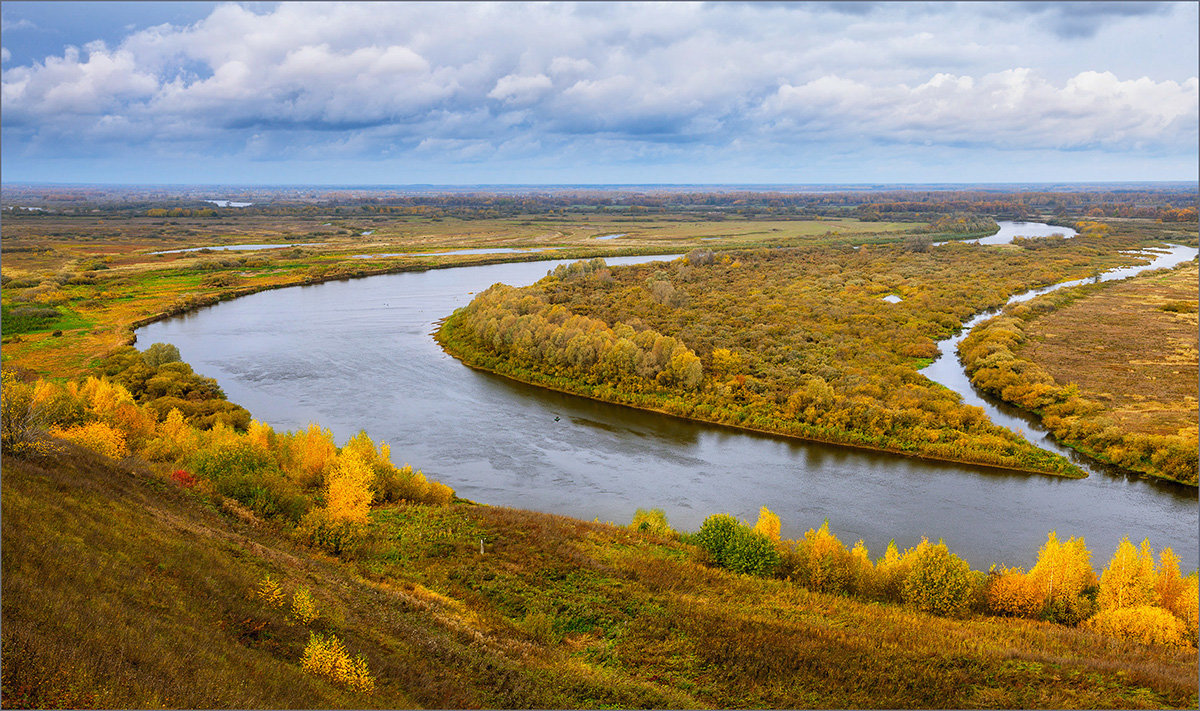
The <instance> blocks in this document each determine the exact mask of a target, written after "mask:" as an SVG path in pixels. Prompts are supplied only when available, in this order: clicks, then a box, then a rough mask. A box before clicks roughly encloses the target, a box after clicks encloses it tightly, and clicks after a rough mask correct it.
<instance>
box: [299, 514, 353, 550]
mask: <svg viewBox="0 0 1200 711" xmlns="http://www.w3.org/2000/svg"><path fill="white" fill-rule="evenodd" d="M299 530H300V537H301V539H302V540H303V541H304V542H305V543H307V544H308V545H310V546H314V547H316V548H323V549H325V550H326V551H329V552H330V553H333V554H334V555H353V554H355V553H358V552H359V551H360V550H362V548H363V547H364V546H365V545H366V544H367V542H368V541H369V536H368V528H367V526H366V524H364V523H361V522H359V521H351V520H347V519H336V518H334V517H333V516H331V515H330V514H329V511H327V510H325V509H322V508H316V509H313V510H311V511H309V512H308V513H307V514H305V516H304V518H303V519H301V521H300V529H299Z"/></svg>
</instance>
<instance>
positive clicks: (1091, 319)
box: [1016, 264, 1200, 434]
mask: <svg viewBox="0 0 1200 711" xmlns="http://www.w3.org/2000/svg"><path fill="white" fill-rule="evenodd" d="M1196 282H1197V267H1196V265H1195V264H1192V265H1190V266H1187V267H1184V268H1181V269H1177V270H1173V271H1170V272H1166V273H1160V274H1150V275H1146V276H1142V277H1138V278H1135V279H1131V280H1128V281H1126V282H1122V283H1118V284H1113V285H1112V286H1109V287H1108V288H1105V289H1102V290H1100V291H1099V292H1097V293H1095V294H1093V295H1091V296H1089V297H1087V298H1084V299H1081V300H1079V301H1076V302H1074V303H1072V304H1070V305H1068V306H1066V307H1064V308H1061V309H1058V310H1056V311H1054V312H1052V313H1049V314H1046V315H1043V316H1039V317H1038V318H1037V319H1034V320H1032V321H1031V322H1030V323H1029V325H1028V326H1027V327H1026V336H1027V338H1026V341H1025V343H1024V344H1023V345H1022V346H1021V347H1020V349H1018V350H1017V351H1016V355H1017V356H1018V357H1020V358H1023V359H1026V360H1030V361H1033V362H1035V363H1037V364H1038V365H1040V366H1042V368H1044V369H1045V370H1046V371H1047V372H1048V373H1050V375H1051V376H1053V377H1054V379H1055V381H1057V382H1059V383H1068V382H1070V383H1075V384H1077V385H1078V386H1079V389H1080V393H1081V394H1082V395H1083V396H1085V397H1087V398H1088V399H1092V400H1096V401H1098V402H1101V403H1104V404H1105V405H1106V408H1107V410H1108V412H1106V413H1104V414H1106V415H1107V416H1108V417H1109V418H1110V419H1112V420H1113V421H1114V423H1115V424H1117V425H1118V426H1119V427H1120V428H1121V429H1122V430H1125V431H1129V432H1140V433H1145V434H1176V433H1178V432H1179V431H1180V430H1190V431H1192V432H1194V431H1195V428H1196V425H1197V378H1198V377H1200V370H1198V368H1197V348H1196V344H1197V320H1196V311H1195V305H1196ZM1189 305H1190V310H1189V309H1188V308H1187V307H1188V306H1189ZM1164 307H1168V309H1164ZM1170 308H1178V309H1180V310H1178V311H1176V310H1169V309H1170Z"/></svg>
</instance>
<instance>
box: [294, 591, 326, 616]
mask: <svg viewBox="0 0 1200 711" xmlns="http://www.w3.org/2000/svg"><path fill="white" fill-rule="evenodd" d="M320 614H321V613H319V612H318V611H317V601H316V600H313V596H312V593H310V592H309V591H308V588H303V587H302V588H300V589H299V590H297V591H296V592H294V593H292V614H291V617H292V619H294V620H296V621H297V622H299V623H300V624H302V625H307V624H309V623H311V622H312V621H313V620H315V619H317V617H318V616H319V615H320Z"/></svg>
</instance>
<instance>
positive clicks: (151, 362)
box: [142, 343, 180, 369]
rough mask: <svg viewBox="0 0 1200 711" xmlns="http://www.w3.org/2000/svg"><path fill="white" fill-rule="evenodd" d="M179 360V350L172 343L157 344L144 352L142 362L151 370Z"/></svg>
mask: <svg viewBox="0 0 1200 711" xmlns="http://www.w3.org/2000/svg"><path fill="white" fill-rule="evenodd" d="M179 360H180V358H179V348H177V347H176V346H174V345H172V344H170V343H155V344H154V345H152V346H150V347H149V348H147V349H146V350H145V351H143V352H142V362H143V363H145V364H146V365H148V366H150V367H151V368H156V369H157V368H158V366H160V365H163V364H166V363H176V362H179Z"/></svg>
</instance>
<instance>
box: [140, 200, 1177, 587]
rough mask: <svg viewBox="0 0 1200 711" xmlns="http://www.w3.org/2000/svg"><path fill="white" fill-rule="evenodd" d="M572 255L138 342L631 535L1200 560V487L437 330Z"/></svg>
mask: <svg viewBox="0 0 1200 711" xmlns="http://www.w3.org/2000/svg"><path fill="white" fill-rule="evenodd" d="M1002 227H1004V225H1003V224H1002ZM1039 227H1044V226H1039ZM1056 231H1057V228H1056ZM1042 234H1044V233H1042ZM1193 252H1194V250H1193ZM662 259H670V258H669V257H666V258H662ZM608 261H609V263H610V264H623V263H632V262H644V261H649V260H648V259H647V258H645V257H634V258H619V259H609V260H608ZM560 263H561V262H548V261H541V262H530V263H515V264H495V265H487V266H478V267H460V268H452V269H437V270H430V271H426V272H412V273H403V274H390V275H382V276H373V277H367V278H363V279H354V280H347V281H337V282H328V283H325V284H319V285H314V286H302V287H291V288H287V289H279V290H274V291H265V292H261V293H258V294H252V295H250V296H246V297H243V298H240V299H236V300H233V301H228V302H223V303H220V304H216V305H214V306H211V307H207V308H204V309H201V310H199V311H196V312H193V313H190V314H186V315H183V316H178V317H175V318H171V319H168V320H165V321H160V322H157V323H153V324H150V325H148V326H145V327H143V328H141V329H138V331H137V339H138V344H139V347H141V348H145V347H147V346H149V345H150V344H152V343H156V342H160V341H162V342H167V343H173V344H175V345H177V346H178V347H179V349H180V352H181V354H182V356H183V359H184V360H186V361H187V362H189V363H191V364H192V365H193V366H194V367H195V369H196V371H197V372H199V373H202V374H204V375H207V376H210V377H214V378H216V379H217V380H218V381H219V382H220V384H221V386H222V387H223V388H224V390H225V392H226V394H227V395H228V396H229V399H230V400H232V401H233V402H236V403H239V404H241V405H243V406H245V407H246V408H248V409H249V410H250V412H251V413H252V414H253V416H254V417H255V418H257V419H259V420H262V421H264V422H267V423H269V424H271V425H272V426H273V427H275V428H276V429H277V430H294V429H299V428H302V427H305V426H306V425H307V424H308V423H309V422H319V423H320V424H321V425H322V426H325V427H328V428H330V429H332V430H333V432H334V434H335V435H336V437H337V439H338V441H339V442H342V441H345V439H346V438H348V437H349V436H351V435H352V434H354V433H355V432H357V431H358V430H359V429H365V430H366V431H367V432H368V433H369V434H370V435H371V437H373V438H374V439H375V440H376V442H378V441H381V440H382V441H386V442H387V443H388V444H390V445H391V447H392V459H393V461H395V462H396V464H402V463H404V462H408V463H411V464H412V465H413V466H414V467H417V468H421V469H424V471H425V473H426V474H428V475H429V476H430V477H432V478H434V479H437V480H439V481H442V482H445V483H446V484H449V485H450V486H452V487H454V489H455V491H456V492H457V493H458V494H459V495H460V496H463V497H466V498H469V499H474V500H476V501H480V502H484V503H489V504H496V505H504V506H515V507H520V508H527V509H534V510H539V511H548V512H553V513H559V514H565V515H569V516H573V517H577V518H583V519H589V520H590V519H593V518H599V519H600V520H604V521H614V522H616V523H628V521H629V520H630V518H631V517H632V515H633V512H634V510H635V509H637V508H661V509H663V510H664V511H665V512H666V513H667V516H668V519H669V520H670V522H671V524H672V525H673V526H674V527H675V528H677V529H681V530H694V529H695V528H697V527H698V526H699V525H700V523H701V522H702V521H703V520H704V518H705V517H706V516H708V515H709V514H712V513H718V512H728V513H732V514H734V515H737V516H739V517H742V518H744V519H746V520H748V521H750V522H751V523H753V521H754V519H755V518H756V517H757V515H758V509H759V507H760V506H763V505H766V506H768V507H769V508H771V510H773V511H775V513H777V514H779V516H780V518H781V519H782V521H783V529H784V531H783V532H784V535H785V536H789V537H799V536H801V535H802V534H803V532H804V531H805V530H806V529H808V528H810V527H815V526H819V525H820V524H821V522H822V520H824V519H826V518H828V519H829V522H830V528H831V530H833V531H834V532H835V533H836V534H837V535H838V536H839V537H840V538H841V539H842V540H843V542H845V543H846V544H847V545H850V544H852V543H853V542H854V541H856V540H858V539H860V538H861V539H863V540H864V541H865V542H866V544H867V546H868V548H869V549H870V551H871V554H872V556H878V555H881V554H882V553H883V549H884V547H885V546H886V545H887V542H888V540H889V539H893V538H894V539H895V540H896V542H897V544H898V545H900V546H901V547H902V548H903V547H904V546H911V545H914V544H915V543H917V541H919V540H920V538H921V536H927V537H929V538H930V539H933V540H937V539H939V538H941V539H945V541H946V543H947V544H948V545H949V546H950V548H951V550H953V551H955V552H957V553H959V554H960V555H962V556H964V557H966V558H967V559H968V560H969V561H970V562H971V564H972V566H973V567H975V568H977V569H983V570H986V569H987V567H988V565H989V564H990V563H993V562H995V563H1002V564H1006V565H1024V566H1028V565H1031V564H1032V562H1033V560H1034V559H1035V558H1036V556H1037V550H1038V548H1039V547H1040V546H1041V545H1042V543H1044V542H1045V539H1046V534H1047V532H1049V531H1051V530H1056V531H1057V532H1058V534H1059V536H1060V538H1064V539H1065V538H1066V537H1067V536H1084V537H1086V539H1087V542H1088V547H1089V548H1090V549H1091V550H1092V554H1093V562H1094V564H1095V565H1096V567H1097V569H1099V568H1101V567H1103V566H1104V565H1105V564H1106V563H1107V561H1108V558H1109V557H1110V556H1111V555H1112V552H1113V550H1115V548H1116V544H1117V542H1118V541H1119V540H1120V538H1121V537H1122V536H1126V535H1127V536H1129V537H1130V538H1131V539H1132V540H1134V541H1135V542H1137V541H1140V540H1141V539H1142V538H1146V537H1148V538H1149V539H1150V542H1151V544H1152V545H1153V546H1154V547H1155V549H1156V550H1157V549H1158V548H1160V547H1162V546H1166V545H1169V546H1172V547H1173V548H1174V549H1175V551H1176V553H1178V554H1179V555H1180V556H1181V558H1182V559H1183V560H1184V561H1185V563H1184V567H1187V568H1194V567H1195V566H1196V559H1197V556H1198V555H1200V553H1198V548H1200V546H1198V534H1197V525H1198V518H1197V510H1198V509H1197V496H1196V491H1195V490H1194V489H1191V490H1189V489H1185V488H1183V487H1179V486H1175V485H1169V484H1164V483H1157V482H1152V481H1148V480H1144V479H1139V478H1134V477H1126V476H1121V475H1112V474H1109V473H1106V472H1103V471H1097V472H1096V473H1094V474H1093V475H1092V476H1090V477H1089V478H1088V479H1083V480H1069V479H1060V478H1055V477H1050V476H1043V475H1029V474H1021V473H1016V472H1007V471H1001V470H995V469H987V468H983V467H971V466H963V465H957V464H946V463H938V462H928V461H922V460H918V459H914V458H909V457H903V456H895V455H890V454H884V453H873V452H867V451H861V450H854V449H848V448H843V447H836V446H829V445H822V444H814V443H808V442H802V441H797V440H788V439H783V438H775V437H768V436H762V435H756V434H752V433H744V432H739V431H735V430H731V429H727V428H723V427H718V426H711V425H705V424H701V423H695V422H688V421H685V420H680V419H677V418H673V417H668V416H663V415H658V414H654V413H647V412H641V411H638V410H633V409H629V408H624V407H620V406H616V405H609V404H605V403H599V402H594V401H591V400H587V399H584V398H579V397H574V396H569V395H563V394H560V393H554V392H550V391H546V390H542V389H539V388H534V387H530V386H526V385H522V384H520V383H514V382H511V381H509V380H506V379H504V378H501V377H498V376H493V375H490V374H486V373H480V372H476V371H474V370H471V369H470V368H467V367H465V366H464V365H462V364H461V363H459V362H458V361H457V360H455V359H454V358H452V357H450V356H449V355H447V354H446V353H444V352H443V351H442V350H441V348H440V347H439V346H438V345H437V343H435V342H434V340H433V338H432V337H431V335H430V334H431V333H432V332H433V331H434V330H435V328H436V322H437V321H438V320H439V319H441V318H443V317H445V316H446V315H448V314H449V313H450V312H451V311H453V310H454V309H455V308H458V307H459V306H463V305H465V304H466V303H467V302H468V301H469V300H470V299H471V298H472V294H473V293H474V292H478V291H481V290H483V289H486V288H487V287H488V286H490V285H491V284H493V283H495V282H504V283H507V284H512V285H525V284H530V283H533V282H534V281H536V280H537V279H539V278H540V277H542V276H544V275H545V274H546V271H547V269H552V268H553V267H554V266H555V265H557V264H560ZM942 361H946V363H945V365H948V366H951V367H952V368H953V366H954V364H955V363H956V362H957V359H956V358H955V357H954V356H953V354H952V352H951V355H950V357H948V358H946V357H944V358H942ZM959 372H961V370H960V371H959ZM930 376H931V377H933V374H930ZM935 379H940V378H935Z"/></svg>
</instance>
